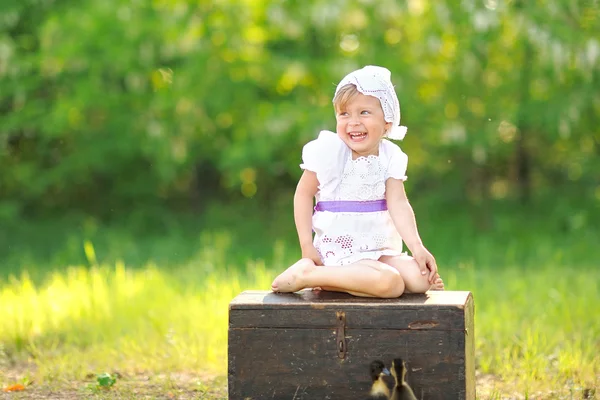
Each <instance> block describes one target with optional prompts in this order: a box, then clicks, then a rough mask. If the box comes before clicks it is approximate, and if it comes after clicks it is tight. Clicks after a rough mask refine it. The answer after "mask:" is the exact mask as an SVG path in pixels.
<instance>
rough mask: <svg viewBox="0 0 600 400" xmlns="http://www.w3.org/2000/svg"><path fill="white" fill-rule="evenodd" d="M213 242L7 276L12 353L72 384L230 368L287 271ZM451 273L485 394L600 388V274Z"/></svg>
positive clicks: (3, 334) (4, 296) (6, 342)
mask: <svg viewBox="0 0 600 400" xmlns="http://www.w3.org/2000/svg"><path fill="white" fill-rule="evenodd" d="M203 240H204V241H203V243H202V246H200V247H199V248H198V253H197V255H196V257H195V258H194V260H193V261H190V262H189V263H187V264H182V265H180V266H179V267H177V268H168V269H163V268H160V267H159V266H157V265H153V264H148V265H146V267H145V268H128V267H127V265H125V264H124V263H123V262H116V263H114V264H105V263H102V262H100V263H98V261H97V260H96V257H95V254H94V251H93V246H92V244H91V243H90V244H88V245H87V250H86V254H87V258H88V262H89V264H90V265H89V266H73V267H69V268H65V269H64V270H63V271H60V272H53V273H50V274H49V275H48V276H47V277H46V279H45V280H44V281H42V282H37V283H35V282H34V281H33V280H32V279H30V278H29V277H28V275H27V273H23V274H21V275H20V276H19V277H12V278H10V279H9V280H8V281H5V282H0V315H2V321H3V322H2V323H1V324H0V343H2V347H1V349H0V350H2V351H0V362H1V363H2V365H4V366H10V365H15V364H16V365H25V366H26V367H25V368H30V371H29V372H27V374H30V375H31V376H30V379H36V380H38V381H40V382H58V383H61V382H62V383H61V384H64V385H68V384H69V383H68V382H71V381H81V380H82V379H84V378H85V377H86V376H87V375H88V374H96V373H101V372H105V371H107V372H111V373H112V372H115V371H116V372H118V373H119V374H123V375H125V376H129V377H133V376H137V377H139V376H162V377H164V379H162V382H166V383H164V385H167V386H168V377H169V376H171V375H170V374H177V373H180V372H185V373H187V374H190V375H191V376H194V375H198V376H199V375H200V374H206V373H209V374H212V375H214V376H223V375H225V374H226V372H227V327H228V304H229V302H230V301H231V299H233V298H234V297H235V296H236V295H237V294H239V293H240V292H241V291H243V290H247V289H261V290H266V289H268V288H269V286H270V283H271V280H272V278H273V276H274V274H275V273H276V272H278V270H277V271H276V270H274V269H271V268H268V267H267V266H266V265H265V263H264V262H263V261H261V260H255V261H249V262H247V263H245V264H244V265H234V264H233V263H232V262H231V261H230V259H229V257H228V254H230V252H231V251H232V248H231V246H230V242H229V240H228V238H227V235H213V236H210V237H206V238H204V239H203ZM273 253H274V256H273V259H274V260H275V261H273V263H274V264H275V265H278V266H279V265H285V264H286V263H289V262H291V261H292V260H291V258H293V257H294V255H293V254H292V253H291V252H286V249H285V246H283V245H282V244H281V243H279V244H277V245H276V246H275V249H274V250H273ZM442 274H443V276H444V278H445V280H446V284H447V288H448V289H450V290H471V291H472V292H473V293H474V298H475V312H476V317H475V335H476V336H475V337H476V363H477V368H478V376H479V377H480V378H479V382H480V385H483V383H482V382H487V383H485V385H486V386H485V387H481V389H482V390H481V393H484V392H485V393H486V394H485V397H483V398H505V397H504V396H506V395H509V396H515V393H520V394H526V393H528V395H529V397H530V398H531V397H532V396H533V397H535V398H552V396H555V397H558V398H559V397H560V396H563V395H564V396H567V395H568V394H569V393H576V394H577V393H579V394H580V393H583V391H584V390H585V389H593V388H596V387H598V386H599V382H600V378H599V377H600V367H599V365H600V356H599V354H600V352H599V349H600V319H599V318H598V311H597V310H598V309H600V293H599V290H598V289H599V288H598V282H599V281H600V272H599V271H597V270H594V269H590V268H587V269H586V268H583V267H582V268H580V269H575V268H566V267H563V266H562V265H561V264H560V263H545V264H543V265H541V264H540V265H531V264H525V265H516V266H512V265H508V266H507V267H506V268H504V269H493V268H489V267H485V266H474V265H472V264H471V263H461V264H458V265H453V266H444V267H443V270H442ZM5 368H6V367H5ZM486 377H489V378H490V379H487V378H486ZM486 379H487V380H486ZM5 383H8V382H5V379H4V378H3V377H2V376H0V384H5ZM193 384H194V385H196V386H198V385H200V383H197V384H196V383H193ZM223 384H224V383H223ZM115 387H122V385H119V382H117V384H115ZM478 389H479V388H478ZM165 390H166V389H165ZM542 394H543V395H542ZM544 396H547V397H544ZM578 396H579V397H581V396H580V395H578Z"/></svg>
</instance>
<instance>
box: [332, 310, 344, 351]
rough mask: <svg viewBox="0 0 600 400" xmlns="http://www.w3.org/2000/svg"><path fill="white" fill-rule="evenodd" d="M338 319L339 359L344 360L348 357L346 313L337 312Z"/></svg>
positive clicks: (337, 340) (337, 341)
mask: <svg viewBox="0 0 600 400" xmlns="http://www.w3.org/2000/svg"><path fill="white" fill-rule="evenodd" d="M335 315H336V319H337V328H336V343H337V350H338V357H339V358H341V359H344V358H345V357H346V351H347V347H346V346H347V345H346V313H345V312H343V311H336V313H335Z"/></svg>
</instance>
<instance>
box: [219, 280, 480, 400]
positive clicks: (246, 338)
mask: <svg viewBox="0 0 600 400" xmlns="http://www.w3.org/2000/svg"><path fill="white" fill-rule="evenodd" d="M473 311H474V304H473V296H472V295H471V293H470V292H457V291H445V292H428V293H426V294H405V295H403V296H402V297H400V298H398V299H365V298H359V297H354V296H351V295H347V294H344V293H335V292H318V291H308V290H305V291H301V292H298V293H285V294H283V293H272V292H262V291H248V292H243V293H241V294H240V295H239V296H237V297H236V298H235V299H233V300H232V301H231V303H230V306H229V337H228V345H229V348H228V356H229V359H228V362H229V365H228V367H229V399H230V400H238V399H239V400H245V399H252V400H259V399H285V400H291V399H318V400H321V399H334V400H335V399H344V400H349V399H364V398H366V397H367V394H368V392H369V388H370V385H371V380H370V377H369V363H370V362H371V361H372V360H374V359H381V360H383V361H384V362H385V363H386V365H387V366H389V365H390V364H391V360H392V359H394V358H396V357H401V358H403V359H405V360H406V365H407V371H408V372H407V376H406V379H407V382H408V383H409V384H410V385H411V386H412V388H413V390H414V392H415V395H416V396H417V398H419V399H475V360H474V329H473V328H474V326H473ZM386 381H387V382H388V383H389V385H390V388H391V387H392V385H393V380H392V379H390V380H387V377H386Z"/></svg>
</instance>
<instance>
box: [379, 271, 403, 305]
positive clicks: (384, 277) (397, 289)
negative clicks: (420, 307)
mask: <svg viewBox="0 0 600 400" xmlns="http://www.w3.org/2000/svg"><path fill="white" fill-rule="evenodd" d="M377 292H378V294H377V296H378V297H382V298H395V297H400V296H401V295H402V293H404V280H403V279H402V276H401V275H400V273H399V272H398V271H397V270H396V269H394V268H385V269H383V270H382V271H381V278H380V279H379V282H378V287H377Z"/></svg>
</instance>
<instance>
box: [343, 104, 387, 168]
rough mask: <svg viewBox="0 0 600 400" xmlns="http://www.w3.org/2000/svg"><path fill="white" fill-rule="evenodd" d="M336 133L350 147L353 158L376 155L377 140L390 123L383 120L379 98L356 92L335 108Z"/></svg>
mask: <svg viewBox="0 0 600 400" xmlns="http://www.w3.org/2000/svg"><path fill="white" fill-rule="evenodd" d="M336 120H337V128H336V129H337V134H338V136H339V137H340V138H341V139H342V140H343V141H344V143H346V145H347V146H348V147H350V149H352V155H353V158H354V159H356V158H358V157H361V156H369V155H378V154H379V142H380V141H381V139H382V138H383V135H384V134H385V131H386V130H387V129H389V128H390V127H391V125H392V123H391V122H385V119H384V115H383V109H382V108H381V103H379V99H377V98H376V97H373V96H366V95H364V94H362V93H358V94H357V95H356V96H354V97H353V98H352V99H351V100H350V101H349V102H348V103H347V104H346V107H345V108H344V109H343V110H341V109H340V110H336Z"/></svg>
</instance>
